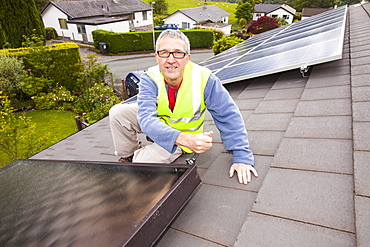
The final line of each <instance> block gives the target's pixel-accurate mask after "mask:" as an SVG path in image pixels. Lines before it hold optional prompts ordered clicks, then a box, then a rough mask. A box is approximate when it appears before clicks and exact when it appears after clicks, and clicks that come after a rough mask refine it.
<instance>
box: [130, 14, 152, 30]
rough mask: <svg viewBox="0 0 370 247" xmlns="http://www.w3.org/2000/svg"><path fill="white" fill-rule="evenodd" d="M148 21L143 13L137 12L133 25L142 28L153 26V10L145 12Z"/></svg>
mask: <svg viewBox="0 0 370 247" xmlns="http://www.w3.org/2000/svg"><path fill="white" fill-rule="evenodd" d="M145 12H146V17H147V19H146V20H144V16H145V14H144V13H143V12H135V13H134V18H135V19H134V20H133V25H134V27H141V26H147V25H153V12H152V11H151V10H149V11H145Z"/></svg>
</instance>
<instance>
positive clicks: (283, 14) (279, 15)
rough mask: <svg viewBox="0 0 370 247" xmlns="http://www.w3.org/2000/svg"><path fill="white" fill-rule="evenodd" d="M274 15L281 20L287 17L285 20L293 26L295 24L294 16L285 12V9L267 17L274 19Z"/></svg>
mask: <svg viewBox="0 0 370 247" xmlns="http://www.w3.org/2000/svg"><path fill="white" fill-rule="evenodd" d="M274 15H277V16H278V17H279V18H284V16H287V17H288V18H285V20H286V21H287V22H288V24H291V23H292V22H293V18H294V15H292V14H291V13H289V12H288V11H286V10H284V9H283V8H280V9H277V10H275V11H273V12H271V13H268V14H267V16H269V17H274Z"/></svg>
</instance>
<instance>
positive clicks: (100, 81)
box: [74, 55, 121, 123]
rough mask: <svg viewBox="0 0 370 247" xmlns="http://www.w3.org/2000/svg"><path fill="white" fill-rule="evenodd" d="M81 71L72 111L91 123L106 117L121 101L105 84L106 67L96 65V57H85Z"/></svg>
mask: <svg viewBox="0 0 370 247" xmlns="http://www.w3.org/2000/svg"><path fill="white" fill-rule="evenodd" d="M87 58H88V60H87V61H84V62H83V63H82V64H81V65H82V68H83V69H82V71H80V73H79V79H78V80H77V83H76V89H78V90H77V91H75V95H76V97H75V99H74V106H75V109H74V111H75V112H76V113H77V114H79V115H80V116H84V117H85V118H86V121H87V122H89V123H93V122H95V121H97V120H100V119H101V118H103V117H105V116H108V113H109V109H110V107H112V106H113V105H114V104H117V103H119V102H120V101H121V98H120V97H118V96H117V94H116V93H115V92H114V89H113V87H111V86H108V85H106V84H105V77H106V76H107V75H108V74H109V70H108V67H107V65H102V64H100V63H97V57H96V56H94V55H89V56H87Z"/></svg>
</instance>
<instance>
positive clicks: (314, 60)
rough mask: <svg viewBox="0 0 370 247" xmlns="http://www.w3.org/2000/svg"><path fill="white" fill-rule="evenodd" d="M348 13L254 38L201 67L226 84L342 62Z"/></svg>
mask: <svg viewBox="0 0 370 247" xmlns="http://www.w3.org/2000/svg"><path fill="white" fill-rule="evenodd" d="M346 13H347V6H342V7H339V8H336V9H332V10H328V11H326V12H324V13H321V14H319V15H315V16H312V17H310V18H308V19H305V20H302V21H299V22H294V23H292V24H290V25H286V26H282V27H279V28H276V29H273V30H270V31H267V32H264V33H261V34H258V35H255V36H252V37H251V38H249V39H247V40H245V41H243V42H242V43H240V44H238V45H236V46H234V47H232V48H230V49H228V50H226V51H224V52H222V53H220V54H217V55H216V56H213V57H211V58H209V59H207V60H205V61H203V62H201V63H200V64H201V65H203V66H205V67H207V68H209V69H211V70H212V72H214V73H215V74H216V75H217V76H218V78H220V80H221V82H222V83H224V84H225V83H230V82H235V81H239V80H244V79H249V78H254V77H258V76H263V75H269V74H273V73H277V72H282V71H287V70H291V69H296V68H302V67H307V66H311V65H315V64H320V63H324V62H329V61H333V60H337V59H341V58H342V49H343V40H344V30H345V22H346Z"/></svg>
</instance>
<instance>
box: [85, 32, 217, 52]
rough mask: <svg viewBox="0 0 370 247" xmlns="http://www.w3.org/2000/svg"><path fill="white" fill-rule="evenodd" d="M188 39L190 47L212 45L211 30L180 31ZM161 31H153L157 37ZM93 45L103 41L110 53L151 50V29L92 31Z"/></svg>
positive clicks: (97, 45) (96, 45) (95, 45)
mask: <svg viewBox="0 0 370 247" xmlns="http://www.w3.org/2000/svg"><path fill="white" fill-rule="evenodd" d="M182 32H183V33H184V34H185V35H186V36H187V37H188V38H189V41H190V45H191V48H204V47H211V46H212V45H213V32H212V31H211V30H206V29H202V30H184V31H182ZM160 33H161V31H155V32H154V34H155V37H156V39H157V38H158V36H159V34H160ZM92 35H93V39H94V47H95V48H96V49H99V48H100V47H99V43H100V42H105V43H106V44H107V46H108V51H109V52H110V53H123V52H135V51H151V50H153V49H154V47H153V33H152V31H142V32H131V33H115V32H111V31H105V30H94V31H92Z"/></svg>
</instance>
